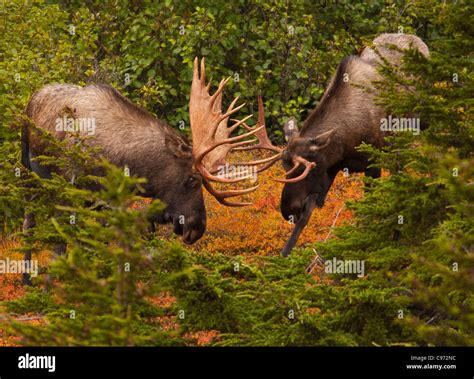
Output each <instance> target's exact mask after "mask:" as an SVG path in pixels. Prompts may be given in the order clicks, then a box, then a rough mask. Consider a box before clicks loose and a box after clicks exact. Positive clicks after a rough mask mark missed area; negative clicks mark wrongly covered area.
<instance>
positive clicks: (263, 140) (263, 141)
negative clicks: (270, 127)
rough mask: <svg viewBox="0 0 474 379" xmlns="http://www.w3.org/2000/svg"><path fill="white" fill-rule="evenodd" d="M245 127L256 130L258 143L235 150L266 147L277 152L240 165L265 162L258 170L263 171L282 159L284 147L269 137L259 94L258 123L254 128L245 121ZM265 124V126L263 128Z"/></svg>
mask: <svg viewBox="0 0 474 379" xmlns="http://www.w3.org/2000/svg"><path fill="white" fill-rule="evenodd" d="M232 121H237V120H232ZM243 125H244V127H245V128H246V129H247V130H249V131H255V136H256V137H257V138H258V144H256V145H251V146H245V147H237V148H234V149H233V150H241V151H243V150H255V149H264V150H272V151H276V152H277V154H275V155H273V156H271V157H269V158H264V159H260V160H257V161H252V162H241V163H239V165H242V166H244V165H246V166H257V165H261V164H264V166H262V167H259V168H258V169H257V172H262V171H265V170H267V169H269V168H270V167H271V166H272V165H274V164H275V163H276V162H278V161H279V160H280V159H281V156H282V152H283V149H281V148H279V147H277V146H274V145H273V144H272V143H271V141H270V139H269V138H268V135H267V130H266V126H265V109H264V107H263V101H262V97H261V96H260V95H259V96H258V119H257V125H256V126H255V127H253V128H251V127H250V126H248V125H247V124H246V123H245V122H244V123H243ZM262 126H263V128H262ZM245 142H247V143H248V144H250V143H253V142H254V140H250V141H245Z"/></svg>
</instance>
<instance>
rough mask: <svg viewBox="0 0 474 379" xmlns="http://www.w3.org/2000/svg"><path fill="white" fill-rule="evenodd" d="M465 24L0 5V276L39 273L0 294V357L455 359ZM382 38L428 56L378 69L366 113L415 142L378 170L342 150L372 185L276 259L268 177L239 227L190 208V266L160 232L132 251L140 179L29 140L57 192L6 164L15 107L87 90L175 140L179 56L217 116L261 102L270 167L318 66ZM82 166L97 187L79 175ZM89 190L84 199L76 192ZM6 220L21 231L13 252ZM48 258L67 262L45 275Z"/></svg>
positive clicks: (466, 303) (410, 16)
mask: <svg viewBox="0 0 474 379" xmlns="http://www.w3.org/2000/svg"><path fill="white" fill-rule="evenodd" d="M471 3H472V2H470V1H467V0H458V1H456V2H448V1H443V2H440V1H437V0H411V1H405V0H390V1H388V0H387V1H385V0H384V1H382V0H380V1H372V2H365V1H316V2H315V1H304V0H301V1H291V2H288V1H283V0H271V1H263V2H256V1H246V0H239V1H237V2H235V4H232V6H231V5H230V4H229V2H222V1H215V0H213V1H199V2H198V1H188V2H181V1H171V0H167V1H160V2H157V1H152V0H149V1H148V0H146V1H142V2H137V1H132V0H120V1H113V2H112V1H105V2H104V1H98V0H97V1H96V0H90V1H86V2H80V1H62V0H53V1H43V0H35V1H27V2H25V1H23V0H12V1H7V2H4V3H3V4H2V5H1V6H0V15H1V20H0V31H1V34H0V35H1V37H0V38H1V43H0V56H1V59H0V110H1V111H0V221H1V236H0V260H2V259H3V260H4V259H7V258H9V259H22V256H23V252H24V251H25V250H27V249H30V250H32V251H33V259H36V260H38V262H39V267H40V271H39V275H38V277H35V278H33V282H32V286H28V287H25V286H22V285H21V277H20V275H16V274H8V275H3V274H2V275H0V345H53V346H56V345H60V346H64V345H68V346H78V345H79V346H91V345H93V346H97V345H99V346H137V345H138V346H143V345H145V346H186V345H192V346H194V345H199V346H202V345H213V346H311V345H312V346H314V345H317V346H444V345H450V346H451V345H453V346H454V345H464V346H465V345H473V343H474V298H473V293H474V279H473V278H474V274H473V273H474V253H473V251H474V248H473V245H474V240H473V236H474V222H473V220H474V208H473V204H474V186H473V185H472V184H473V178H474V157H473V147H474V131H473V122H472V105H473V104H472V93H473V79H474V78H473V74H472V73H473V72H474V71H473V67H472V51H473V39H472V34H473V33H472V32H473V31H472V25H473V23H472V14H473V6H472V4H471ZM242 15H245V17H242ZM387 32H388V33H397V32H400V33H401V32H403V33H411V34H416V35H418V36H419V37H420V38H422V39H423V41H424V42H426V44H427V45H428V46H429V49H430V54H431V56H430V58H429V59H426V58H425V57H423V56H420V54H417V53H416V52H414V51H409V52H408V53H407V54H406V55H405V58H404V61H403V64H402V66H401V68H400V70H397V69H394V68H393V67H391V66H390V65H389V64H386V65H384V67H383V68H382V74H383V75H384V78H385V81H384V82H383V83H378V84H377V86H378V88H379V90H380V94H381V96H380V98H379V99H378V101H379V102H380V104H381V105H382V106H384V107H385V109H386V110H387V113H388V114H393V115H405V114H408V113H412V112H416V113H417V114H419V115H420V118H421V120H422V121H423V123H425V124H426V125H427V128H426V129H425V130H423V131H422V132H421V134H420V135H413V134H410V133H397V134H396V135H393V136H391V137H389V138H388V139H387V145H386V146H385V147H384V148H383V149H382V150H376V149H374V148H372V147H371V146H368V145H363V146H361V147H360V149H361V150H363V151H365V152H367V153H368V154H370V155H371V158H372V162H373V164H374V165H375V166H377V167H380V168H381V169H382V170H383V175H382V178H380V179H377V180H373V179H369V178H365V177H363V176H362V175H357V174H352V173H350V174H349V175H344V173H342V172H341V173H340V174H339V175H338V177H337V178H336V181H335V184H334V185H333V187H332V188H331V191H330V192H329V194H328V199H327V201H326V204H325V206H324V207H323V208H322V209H317V210H316V211H315V212H314V214H313V216H312V218H311V221H310V223H309V225H308V226H307V227H306V229H305V230H304V232H303V234H302V236H301V238H300V240H299V242H298V247H297V248H296V249H295V250H294V251H293V252H292V254H291V255H290V256H289V257H288V258H282V257H281V256H280V254H279V253H280V249H281V248H282V246H283V245H284V242H285V240H286V238H287V237H288V235H289V233H290V231H291V229H292V225H290V224H288V223H287V222H286V221H284V220H283V218H282V217H281V215H280V211H279V201H280V193H281V188H282V186H281V184H278V183H276V182H275V181H274V180H273V179H275V178H277V177H282V175H283V169H282V167H281V165H275V166H274V167H272V168H271V170H269V171H267V172H265V173H264V174H262V175H260V176H259V178H258V184H259V185H260V187H259V189H258V190H257V191H256V192H254V193H252V194H251V195H248V199H249V200H251V201H252V202H253V205H252V206H250V207H245V208H238V209H236V208H228V207H223V206H221V205H220V204H218V203H217V202H216V201H215V199H214V198H212V197H211V196H209V195H208V194H207V193H204V196H205V203H206V208H207V215H208V222H207V231H206V234H205V235H204V237H203V238H202V239H201V240H199V241H198V242H197V243H196V244H194V245H192V246H185V245H183V244H182V243H181V242H180V240H179V239H178V238H177V237H176V236H174V235H173V234H172V230H171V228H170V227H169V226H159V227H158V229H157V232H156V233H154V234H153V233H150V232H149V230H148V223H147V220H148V218H149V216H151V215H155V214H156V213H159V212H160V211H161V210H162V209H163V204H162V203H161V202H160V201H159V200H155V201H151V199H143V198H141V197H140V196H139V192H137V191H138V190H137V186H139V185H140V183H143V178H137V177H134V176H133V175H132V176H131V177H130V176H127V175H125V174H124V171H123V170H122V169H121V168H117V167H114V166H112V165H110V164H109V163H108V162H105V161H103V162H98V161H97V159H94V157H93V155H92V154H91V152H89V151H87V150H84V149H81V146H80V144H78V145H74V146H72V147H71V146H69V147H68V148H66V146H65V145H64V144H63V143H60V142H58V141H55V140H53V139H51V138H50V136H48V135H43V136H42V138H44V139H45V141H46V142H47V143H48V145H49V146H50V148H51V149H52V151H54V152H55V154H56V155H55V158H54V163H55V164H59V165H62V167H66V168H74V170H75V172H78V173H79V175H78V176H77V181H76V183H70V182H69V181H67V180H66V179H65V178H64V177H61V176H60V175H53V177H52V178H51V179H41V178H39V177H38V176H37V175H35V174H33V173H31V172H29V171H28V170H26V168H24V167H23V166H22V165H21V151H20V150H21V148H20V135H21V125H23V123H24V122H28V120H25V118H24V109H25V106H26V104H27V102H28V100H29V98H30V96H31V95H32V93H33V92H34V91H35V90H38V89H39V88H41V87H42V86H44V85H46V84H49V83H54V82H61V83H74V84H78V85H86V84H88V83H95V82H106V83H108V84H110V85H112V86H114V87H115V88H117V89H118V90H120V91H121V92H122V93H123V94H124V95H125V96H127V97H128V98H130V99H131V100H133V101H134V102H136V103H137V104H139V105H140V106H142V107H144V108H145V109H147V110H148V111H150V112H152V113H153V114H155V115H156V116H157V117H159V118H160V119H162V120H164V121H166V122H168V123H169V124H170V125H171V126H172V127H176V128H177V129H178V130H180V132H181V133H183V134H184V135H188V136H189V134H190V132H189V127H187V126H186V125H187V124H188V122H189V116H188V113H189V109H188V101H189V99H188V96H189V89H190V83H191V75H192V61H193V59H194V57H195V56H205V57H206V62H207V63H206V64H207V68H208V72H210V73H212V76H213V78H214V82H215V81H216V79H220V78H221V77H225V76H231V77H232V78H233V80H231V82H230V83H229V86H228V87H229V88H228V89H226V96H228V98H227V97H224V103H227V102H228V101H230V99H231V97H234V96H236V95H240V96H241V97H242V99H243V100H245V102H246V103H247V106H246V107H245V108H244V109H242V113H243V114H250V113H256V112H255V110H256V98H257V95H258V94H262V95H263V98H264V101H265V108H266V112H267V118H266V123H267V125H268V132H269V136H270V138H271V139H272V141H273V142H274V143H275V144H278V145H280V146H283V145H284V143H285V142H284V138H283V133H282V125H283V123H284V122H285V121H286V120H287V119H288V118H289V117H295V118H296V119H297V120H299V121H303V120H304V119H305V118H306V117H307V115H308V114H309V112H311V110H312V109H314V107H315V106H316V105H317V104H318V101H319V99H320V98H321V96H322V94H323V92H324V89H325V88H326V85H327V83H328V80H329V78H330V76H331V75H332V73H333V72H334V70H335V69H336V67H337V64H338V62H339V61H340V60H341V59H342V58H343V57H345V56H347V55H350V54H354V53H356V52H357V51H358V50H360V48H362V47H363V46H365V45H366V44H368V43H370V41H371V40H373V38H374V37H375V36H377V35H378V34H380V33H387ZM183 125H184V127H183ZM32 127H33V126H32ZM236 154H241V153H236ZM259 154H263V153H259ZM257 155H258V154H257ZM238 158H239V159H240V158H242V159H248V158H249V156H248V155H244V156H241V157H240V156H239V157H238ZM48 159H49V162H51V158H50V157H46V156H44V157H40V160H43V162H45V163H47V162H48ZM97 164H99V165H102V166H103V169H104V172H105V176H103V177H94V176H90V175H85V174H84V173H85V172H86V171H87V169H88V168H90V167H91V165H97ZM91 181H92V182H95V183H99V184H100V185H101V188H102V190H101V191H99V192H92V191H88V190H86V189H84V188H83V187H81V186H80V184H81V183H86V182H87V183H90V182H91ZM76 184H77V185H76ZM31 196H34V201H30V200H28V199H31ZM91 201H92V203H95V204H101V206H102V208H103V209H102V210H100V211H99V210H97V209H95V208H91V207H87V206H86V204H87V203H90V202H91ZM25 209H26V210H28V211H33V212H35V214H36V215H37V226H36V227H35V228H33V229H32V230H31V232H29V233H23V232H22V229H21V225H22V222H23V215H24V211H25ZM71 215H74V219H75V222H74V223H71V222H70V220H71V218H70V217H71ZM400 216H402V217H400ZM58 242H65V243H67V245H68V248H67V254H66V255H64V256H61V257H58V256H56V255H55V254H54V253H53V252H52V251H53V247H54V245H55V244H57V243H58ZM333 258H337V259H341V260H359V261H364V262H365V275H363V276H361V277H359V276H357V275H355V274H342V273H328V272H326V270H325V266H324V262H325V261H328V260H331V259H333Z"/></svg>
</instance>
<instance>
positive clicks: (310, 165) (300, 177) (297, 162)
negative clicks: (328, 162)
mask: <svg viewBox="0 0 474 379" xmlns="http://www.w3.org/2000/svg"><path fill="white" fill-rule="evenodd" d="M293 163H294V166H293V168H292V169H291V170H290V171H287V172H286V173H285V175H286V176H288V175H290V174H292V173H293V172H295V171H296V170H297V169H298V167H299V166H300V165H301V164H303V165H304V166H305V169H304V171H303V172H302V173H301V175H298V176H297V177H296V178H291V179H275V180H276V181H277V182H280V183H296V182H299V181H301V180H303V179H304V178H306V177H307V176H308V174H309V173H310V171H311V170H312V169H313V168H315V167H316V163H314V162H310V161H308V160H306V159H304V158H303V157H300V156H299V155H297V156H295V157H294V158H293Z"/></svg>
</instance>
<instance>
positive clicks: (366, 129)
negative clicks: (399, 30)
mask: <svg viewBox="0 0 474 379" xmlns="http://www.w3.org/2000/svg"><path fill="white" fill-rule="evenodd" d="M373 47H374V48H375V50H374V48H372V47H365V48H364V49H363V51H362V52H361V54H360V55H358V56H349V57H346V58H344V59H343V60H342V61H341V63H340V64H339V66H338V68H337V71H336V73H335V75H334V76H333V77H332V79H331V81H330V83H329V86H328V88H327V89H326V91H325V93H324V95H323V97H322V98H321V101H320V102H319V104H318V106H317V107H316V109H314V110H313V111H312V112H311V114H310V115H309V117H308V118H307V119H306V121H305V122H304V124H303V127H302V128H301V131H300V132H299V133H295V129H297V128H295V125H294V122H295V120H291V121H290V122H291V123H292V125H290V127H288V125H286V126H285V130H290V131H291V133H290V135H289V141H288V145H287V147H286V148H285V149H280V152H279V154H277V155H275V156H274V157H272V158H271V162H269V164H272V163H275V162H276V161H278V160H280V159H281V160H282V164H283V167H284V169H285V170H286V178H285V179H280V180H279V181H280V182H283V183H285V186H284V188H283V192H282V196H281V204H280V208H281V214H282V215H283V217H284V218H285V219H286V220H289V221H292V222H294V223H295V227H294V229H293V232H292V234H291V236H290V238H289V239H288V241H287V243H286V245H285V247H284V248H283V250H282V255H283V256H287V255H288V254H289V253H290V252H291V250H292V248H293V247H294V246H295V244H296V242H297V240H298V237H299V235H300V234H301V232H302V230H303V229H304V227H305V226H306V224H307V223H308V221H309V219H310V217H311V214H312V212H313V210H314V209H315V208H316V207H319V208H321V207H322V206H323V205H324V202H325V199H326V195H327V193H328V191H329V189H330V188H331V185H332V183H333V181H334V179H335V177H336V175H337V173H338V172H339V171H341V170H344V169H347V170H349V172H364V173H365V175H366V176H370V177H373V178H378V177H379V176H380V174H381V173H380V169H378V168H375V167H368V166H369V157H368V156H367V155H366V154H363V153H361V152H359V151H357V147H358V146H359V145H360V144H361V143H363V142H365V143H367V144H371V145H373V146H375V147H378V148H380V147H382V146H383V145H384V137H385V136H386V134H387V132H386V131H385V130H383V128H381V120H382V119H385V117H386V116H387V115H386V112H385V111H384V109H383V108H382V107H381V106H379V105H377V104H376V102H375V97H376V96H377V91H376V89H375V88H374V86H373V82H374V81H380V80H382V76H381V74H380V73H379V71H378V68H379V66H380V64H381V63H382V62H383V60H386V61H387V62H388V63H390V64H391V65H393V66H395V67H397V66H399V65H400V63H401V59H402V57H403V50H406V49H408V48H410V47H411V48H413V49H417V50H418V51H419V52H420V53H421V54H423V55H424V56H425V57H428V56H429V50H428V47H427V46H426V45H425V43H424V42H423V41H422V40H421V39H420V38H418V37H416V36H414V35H407V34H382V35H380V36H378V37H377V38H375V39H374V41H373ZM368 90H369V91H368ZM287 134H288V133H287Z"/></svg>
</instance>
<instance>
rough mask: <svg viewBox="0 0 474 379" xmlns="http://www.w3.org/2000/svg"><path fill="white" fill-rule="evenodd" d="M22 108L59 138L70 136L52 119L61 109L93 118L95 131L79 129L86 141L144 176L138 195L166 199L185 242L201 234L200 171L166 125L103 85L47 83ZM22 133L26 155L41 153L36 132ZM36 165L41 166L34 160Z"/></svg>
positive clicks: (169, 218)
mask: <svg viewBox="0 0 474 379" xmlns="http://www.w3.org/2000/svg"><path fill="white" fill-rule="evenodd" d="M26 112H27V115H28V116H29V117H30V118H31V119H32V120H33V121H34V123H35V124H36V126H37V127H39V128H41V129H43V130H46V131H48V132H49V133H51V134H52V135H54V136H55V137H56V138H58V139H59V140H63V139H69V138H71V134H70V133H69V132H64V131H57V130H56V120H57V119H58V118H61V117H63V115H64V114H67V115H69V116H72V117H73V118H89V119H94V120H95V124H96V127H95V133H94V134H93V135H90V136H89V135H87V133H86V132H83V133H81V134H86V135H85V141H86V142H85V143H86V144H87V145H89V146H91V147H97V148H99V149H100V151H101V153H102V154H103V156H104V157H106V158H107V159H108V160H109V161H110V162H112V163H113V164H115V165H117V166H119V167H123V166H125V165H126V166H128V168H129V169H130V174H131V175H133V176H138V177H145V178H146V179H147V180H148V183H147V184H146V185H145V186H144V188H145V190H146V192H145V193H143V196H147V197H155V198H160V199H161V200H163V201H164V202H165V203H166V205H167V210H166V212H165V219H167V220H165V221H172V222H173V223H174V224H175V231H176V232H178V233H180V234H181V233H183V229H184V239H185V241H186V242H194V241H195V240H196V239H198V238H200V237H201V235H202V233H203V232H204V230H205V208H204V201H203V197H202V189H201V177H200V175H199V174H198V173H196V172H195V171H194V169H193V161H192V156H191V146H189V144H188V143H187V142H186V141H185V139H184V138H182V137H181V136H179V135H178V134H177V133H176V132H175V131H174V130H173V129H172V128H170V127H169V126H168V125H166V124H165V123H163V122H161V121H159V120H158V119H156V118H155V117H153V116H152V115H151V114H150V113H148V112H147V111H145V110H143V109H142V108H140V107H138V106H136V105H135V104H133V103H132V102H131V101H129V100H128V99H126V98H125V97H123V96H122V95H120V93H119V92H118V91H116V90H115V89H113V88H112V87H110V86H107V85H90V86H87V87H79V86H74V85H68V84H56V85H49V86H46V87H44V88H42V89H41V90H40V91H38V92H36V93H35V94H34V95H33V97H32V98H31V100H30V102H29V104H28V107H27V110H26ZM27 139H28V142H29V155H30V158H34V157H35V156H38V155H40V154H43V153H44V151H45V146H44V145H43V143H42V142H41V140H40V139H39V138H38V136H36V135H35V134H34V133H31V131H30V132H29V133H28V135H27ZM33 169H35V168H33ZM36 169H37V170H38V171H39V172H42V171H43V170H42V169H41V168H40V167H38V166H37V165H36ZM43 173H44V171H43ZM190 178H191V179H190ZM191 182H192V183H191ZM179 216H184V218H185V224H184V226H183V225H181V224H179V223H177V219H178V217H179Z"/></svg>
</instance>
